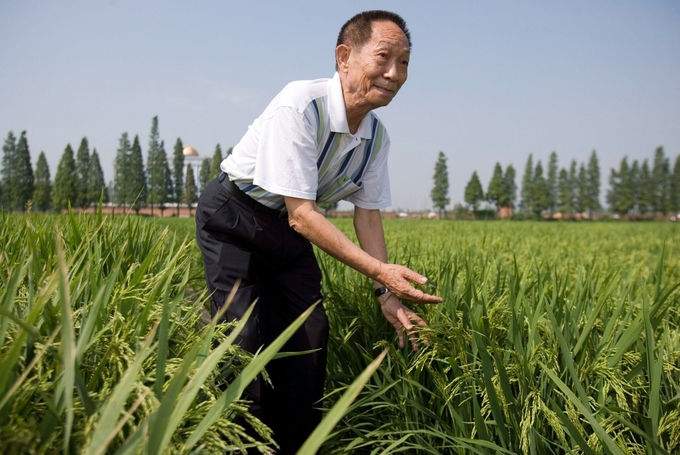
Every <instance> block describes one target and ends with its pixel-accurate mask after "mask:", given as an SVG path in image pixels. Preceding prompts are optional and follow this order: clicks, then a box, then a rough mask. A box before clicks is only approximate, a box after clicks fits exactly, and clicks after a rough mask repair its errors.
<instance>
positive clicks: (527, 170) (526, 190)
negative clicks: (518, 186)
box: [521, 154, 534, 212]
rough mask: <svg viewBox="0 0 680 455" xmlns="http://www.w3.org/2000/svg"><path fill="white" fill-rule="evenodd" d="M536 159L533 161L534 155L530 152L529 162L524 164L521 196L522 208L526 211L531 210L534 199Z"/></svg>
mask: <svg viewBox="0 0 680 455" xmlns="http://www.w3.org/2000/svg"><path fill="white" fill-rule="evenodd" d="M533 163H534V161H533V155H532V154H529V158H527V164H526V165H525V166H524V176H523V177H522V190H521V196H522V210H523V211H525V212H528V211H530V210H531V207H532V206H533V201H532V199H531V198H532V197H533V194H534V191H533V182H534V164H533Z"/></svg>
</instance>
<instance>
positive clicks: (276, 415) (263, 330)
mask: <svg viewBox="0 0 680 455" xmlns="http://www.w3.org/2000/svg"><path fill="white" fill-rule="evenodd" d="M410 50H411V42H410V35H409V32H408V29H407V28H406V24H405V22H404V20H403V19H402V18H401V17H399V16H398V15H396V14H393V13H390V12H386V11H367V12H364V13H361V14H358V15H356V16H354V17H353V18H352V19H350V20H349V21H348V22H347V23H346V24H345V25H343V27H342V29H341V30H340V35H339V37H338V41H337V46H336V49H335V58H336V70H337V72H336V74H335V75H334V77H333V78H332V79H319V80H312V81H297V82H292V83H290V84H288V85H287V86H286V87H285V88H284V89H283V90H282V91H281V92H280V93H279V94H278V95H277V96H276V97H275V98H274V100H273V101H272V102H271V103H270V104H269V106H268V107H267V108H266V109H265V111H264V113H262V115H260V117H258V118H257V119H256V120H255V121H254V122H253V124H252V125H251V126H250V127H249V128H248V132H247V133H246V134H245V136H243V138H242V139H241V141H240V142H239V143H238V144H237V145H236V146H235V147H234V150H233V153H232V154H231V155H229V157H227V159H225V160H224V161H223V162H222V165H221V168H222V171H223V173H222V174H221V175H220V177H219V178H218V179H216V180H215V181H213V182H211V183H210V184H209V185H208V186H207V188H206V189H205V190H204V192H203V193H202V195H201V198H200V201H199V203H198V208H197V209H196V226H197V231H196V235H197V239H198V244H199V246H200V248H201V251H202V253H203V258H204V262H205V274H206V280H207V283H208V288H209V290H210V292H211V293H212V300H211V308H212V312H213V314H215V313H216V312H217V311H218V310H219V308H220V307H221V306H222V305H223V304H224V302H225V299H226V297H227V295H228V294H229V292H230V290H231V289H232V287H233V286H234V285H235V283H236V282H237V281H238V280H240V287H239V290H238V292H237V293H236V297H235V299H234V301H233V303H232V304H231V306H230V307H229V309H228V311H227V313H226V319H227V320H234V319H238V318H239V317H241V316H242V315H243V312H244V311H245V309H246V308H247V307H248V306H249V305H250V304H251V303H252V302H253V301H255V299H256V298H259V300H258V303H257V305H256V310H255V313H254V314H253V316H251V319H250V320H249V322H248V324H247V327H246V328H245V329H244V331H243V332H242V333H241V335H240V345H241V346H242V347H243V348H244V349H247V350H249V351H251V352H255V351H256V350H257V349H258V348H260V347H261V346H262V345H266V344H267V343H269V342H271V341H272V340H273V339H274V338H276V336H277V335H278V334H279V333H281V331H282V330H284V329H285V328H286V327H287V326H288V325H289V324H290V323H291V322H292V321H293V320H294V319H295V318H296V317H297V316H299V315H300V314H301V313H302V312H303V311H305V310H306V309H307V308H309V306H310V305H312V304H314V303H315V302H317V301H319V300H320V299H321V272H320V270H319V267H318V265H317V262H316V258H315V256H314V252H313V249H312V244H314V245H316V246H317V247H319V248H320V249H322V250H323V251H325V252H326V253H328V254H329V255H331V256H332V257H334V258H335V259H337V260H339V261H341V262H342V263H344V264H347V265H348V266H350V267H352V268H354V269H356V270H358V271H359V272H361V273H362V274H364V275H365V276H367V277H369V278H371V279H372V280H373V283H374V287H375V289H376V292H375V295H376V297H377V299H378V300H379V302H380V308H381V310H382V312H383V314H384V315H385V317H386V318H387V320H388V321H389V322H390V323H391V324H392V325H393V326H394V328H395V329H396V330H397V332H398V336H399V344H400V346H402V347H403V345H404V333H406V334H407V336H409V337H410V339H411V342H412V344H413V348H414V349H416V340H415V338H416V335H417V334H416V331H415V327H416V326H418V325H421V326H422V325H425V322H424V321H423V320H422V319H421V318H420V317H419V316H418V315H416V314H415V313H413V312H412V311H411V310H409V309H408V308H407V307H406V306H404V305H403V304H402V303H401V301H400V300H399V299H406V300H411V301H417V302H427V303H436V302H440V301H441V299H440V298H439V297H435V296H432V295H428V294H425V293H423V292H422V291H420V290H418V289H416V288H414V287H413V286H412V285H411V282H416V283H419V284H424V283H425V282H426V281H427V279H426V278H425V277H423V276H421V275H419V274H417V273H416V272H414V271H412V270H409V269H408V268H406V267H403V266H400V265H396V264H388V263H387V249H386V246H385V238H384V234H383V228H382V223H381V218H380V212H379V209H381V208H385V207H388V206H389V205H391V201H390V190H389V180H388V172H387V155H388V150H389V146H390V140H389V137H388V135H387V132H386V131H385V128H384V126H383V124H382V123H381V121H380V120H379V119H378V117H377V116H376V115H375V114H374V113H373V112H372V111H373V110H374V109H376V108H379V107H382V106H386V105H388V104H389V103H390V101H392V98H394V96H395V95H396V94H397V92H398V91H399V89H400V88H401V86H402V85H403V84H404V82H406V77H407V70H408V63H409V56H410ZM341 199H344V200H347V201H349V202H351V203H353V204H354V206H355V210H354V228H355V230H356V234H357V238H358V240H359V244H360V246H361V247H358V246H357V245H355V244H354V243H353V242H352V241H350V240H349V239H348V238H347V237H346V236H345V235H343V234H342V233H341V232H340V231H339V230H338V229H337V228H336V227H335V226H334V225H333V224H332V223H330V222H329V221H328V220H326V219H325V218H324V216H323V215H322V214H321V213H320V212H319V210H318V207H317V202H335V201H338V200H341ZM310 242H311V243H310ZM327 339H328V320H327V318H326V313H325V311H324V309H323V307H322V306H321V305H319V306H317V308H316V309H315V311H314V312H313V313H312V315H311V316H310V317H309V319H308V320H307V322H306V323H305V325H304V327H303V328H302V329H300V330H299V331H298V333H296V334H295V335H294V336H293V338H292V339H291V340H290V341H289V343H288V344H287V345H286V346H285V348H284V349H285V350H287V351H307V350H316V351H315V352H313V353H311V354H305V355H301V356H295V357H289V358H285V359H280V360H276V361H273V362H271V363H270V365H269V366H268V368H267V371H268V373H269V376H270V378H271V381H272V384H273V387H270V386H269V385H267V384H265V383H262V382H258V381H256V382H254V383H253V384H251V385H250V386H249V387H248V390H247V392H246V398H248V399H250V400H252V402H253V404H252V406H251V411H252V412H253V414H254V415H256V416H257V417H259V418H261V419H262V420H263V421H264V422H265V423H266V424H267V425H269V426H270V428H272V430H273V431H274V439H275V440H276V441H277V442H278V444H279V445H280V448H281V451H280V453H294V452H295V451H296V450H297V448H298V447H299V446H300V445H301V444H302V443H303V442H304V440H305V439H306V437H307V436H308V435H309V433H310V432H311V431H312V430H313V429H314V427H315V426H316V425H317V424H318V422H319V421H320V418H321V413H320V411H319V410H318V409H317V408H316V407H317V406H319V403H318V402H319V400H320V399H321V398H322V395H323V386H324V380H325V373H326V344H327Z"/></svg>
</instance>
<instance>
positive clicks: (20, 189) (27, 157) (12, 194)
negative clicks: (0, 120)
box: [2, 131, 34, 211]
mask: <svg viewBox="0 0 680 455" xmlns="http://www.w3.org/2000/svg"><path fill="white" fill-rule="evenodd" d="M2 149H3V157H2V177H3V178H2V187H3V191H2V194H3V198H4V205H5V206H6V207H7V208H8V209H9V210H20V211H23V210H24V209H25V208H26V203H27V202H28V201H29V200H30V199H31V197H32V196H33V185H34V178H33V167H32V165H31V152H30V151H29V149H28V139H27V138H26V131H22V132H21V136H20V137H19V141H18V142H16V138H15V137H14V134H12V132H11V131H10V132H9V134H8V135H7V139H6V140H5V145H4V146H3V148H2Z"/></svg>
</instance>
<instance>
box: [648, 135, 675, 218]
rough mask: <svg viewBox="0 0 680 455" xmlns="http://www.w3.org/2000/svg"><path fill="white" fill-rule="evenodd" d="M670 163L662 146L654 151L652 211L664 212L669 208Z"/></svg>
mask: <svg viewBox="0 0 680 455" xmlns="http://www.w3.org/2000/svg"><path fill="white" fill-rule="evenodd" d="M670 171H671V170H670V163H669V161H668V159H667V158H666V157H665V155H664V151H663V147H658V148H657V149H656V152H655V153H654V165H653V167H652V182H653V183H652V187H653V189H652V211H653V212H657V213H659V212H660V213H663V214H666V213H668V211H669V210H670V197H669V196H670V176H671V172H670Z"/></svg>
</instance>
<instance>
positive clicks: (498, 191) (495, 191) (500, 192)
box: [486, 163, 507, 210]
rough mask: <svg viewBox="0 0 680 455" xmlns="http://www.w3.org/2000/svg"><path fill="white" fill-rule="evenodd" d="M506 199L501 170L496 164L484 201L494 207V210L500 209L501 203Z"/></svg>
mask: <svg viewBox="0 0 680 455" xmlns="http://www.w3.org/2000/svg"><path fill="white" fill-rule="evenodd" d="M505 199H507V198H506V196H505V187H504V185H503V168H502V167H501V163H496V166H494V168H493V176H492V177H491V181H490V182H489V186H488V188H487V190H486V200H487V201H489V202H490V203H491V204H493V205H494V206H495V207H496V210H498V209H500V208H501V201H503V200H505Z"/></svg>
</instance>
